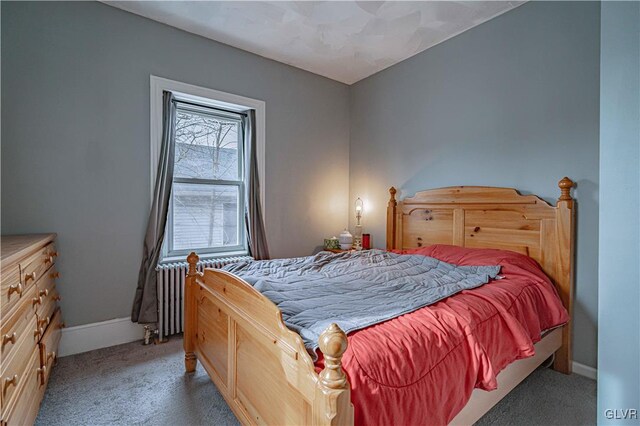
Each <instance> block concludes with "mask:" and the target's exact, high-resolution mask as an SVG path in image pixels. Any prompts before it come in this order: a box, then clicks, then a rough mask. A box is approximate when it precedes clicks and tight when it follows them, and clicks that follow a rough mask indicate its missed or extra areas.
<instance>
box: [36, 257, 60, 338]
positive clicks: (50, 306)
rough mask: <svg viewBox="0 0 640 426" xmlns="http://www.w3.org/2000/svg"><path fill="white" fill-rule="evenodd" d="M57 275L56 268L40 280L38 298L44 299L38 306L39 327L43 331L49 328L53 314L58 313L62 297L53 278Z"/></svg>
mask: <svg viewBox="0 0 640 426" xmlns="http://www.w3.org/2000/svg"><path fill="white" fill-rule="evenodd" d="M55 274H56V272H55V268H51V269H49V271H47V273H46V274H45V275H44V276H43V277H42V278H40V280H38V285H37V294H38V297H40V298H41V299H42V303H41V304H39V305H38V310H37V314H38V327H40V328H42V329H43V330H44V329H45V328H47V325H49V322H50V321H51V318H53V313H54V312H55V311H56V308H57V306H58V300H59V299H60V295H59V294H58V291H57V290H56V284H55V280H54V278H53V277H54V276H55Z"/></svg>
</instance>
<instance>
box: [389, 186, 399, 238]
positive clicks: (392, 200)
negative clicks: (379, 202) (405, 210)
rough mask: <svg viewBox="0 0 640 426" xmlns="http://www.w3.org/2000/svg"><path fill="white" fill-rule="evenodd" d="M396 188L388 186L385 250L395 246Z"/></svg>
mask: <svg viewBox="0 0 640 426" xmlns="http://www.w3.org/2000/svg"><path fill="white" fill-rule="evenodd" d="M397 206H398V202H397V201H396V189H395V188H394V187H393V186H392V187H391V188H389V205H388V206H387V250H393V249H395V248H396V207H397Z"/></svg>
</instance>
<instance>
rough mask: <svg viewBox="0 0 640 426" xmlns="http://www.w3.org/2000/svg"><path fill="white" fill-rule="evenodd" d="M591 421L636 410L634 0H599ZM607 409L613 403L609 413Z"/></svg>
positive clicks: (639, 58) (639, 284)
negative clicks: (594, 411) (594, 400)
mask: <svg viewBox="0 0 640 426" xmlns="http://www.w3.org/2000/svg"><path fill="white" fill-rule="evenodd" d="M601 25H602V27H601V53H600V64H601V65H600V185H601V189H602V190H601V195H600V200H601V203H600V265H599V268H600V271H599V272H600V280H599V291H598V292H599V301H598V304H599V306H598V317H599V325H600V335H599V342H600V344H599V345H598V424H603V425H605V424H634V425H637V424H639V422H638V414H636V418H635V419H632V418H627V419H626V420H617V419H615V418H614V419H612V418H611V417H612V416H613V417H616V416H618V418H620V417H621V416H622V414H623V413H622V412H621V411H620V410H622V409H624V410H627V409H636V410H638V411H640V334H639V333H640V332H639V330H640V311H639V310H638V302H640V270H639V269H638V259H640V226H639V225H638V218H639V217H640V172H639V170H638V169H639V168H638V164H640V3H638V2H610V1H605V2H602V22H601ZM607 410H617V411H616V412H611V411H608V412H607Z"/></svg>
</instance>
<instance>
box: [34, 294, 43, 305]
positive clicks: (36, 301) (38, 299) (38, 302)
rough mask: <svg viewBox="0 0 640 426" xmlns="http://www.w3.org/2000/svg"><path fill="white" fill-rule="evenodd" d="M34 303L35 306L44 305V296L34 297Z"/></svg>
mask: <svg viewBox="0 0 640 426" xmlns="http://www.w3.org/2000/svg"><path fill="white" fill-rule="evenodd" d="M32 303H33V306H36V305H42V297H40V296H38V297H34V298H33V301H32Z"/></svg>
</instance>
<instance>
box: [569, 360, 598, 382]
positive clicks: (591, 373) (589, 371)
mask: <svg viewBox="0 0 640 426" xmlns="http://www.w3.org/2000/svg"><path fill="white" fill-rule="evenodd" d="M571 368H572V371H573V372H574V373H576V374H579V375H581V376H584V377H588V378H590V379H593V380H597V378H598V370H596V369H595V368H593V367H589V366H588V365H584V364H580V363H579V362H575V361H573V362H572V363H571Z"/></svg>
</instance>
